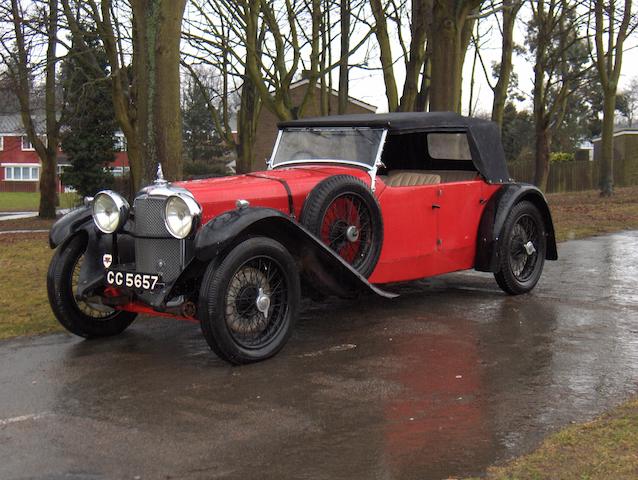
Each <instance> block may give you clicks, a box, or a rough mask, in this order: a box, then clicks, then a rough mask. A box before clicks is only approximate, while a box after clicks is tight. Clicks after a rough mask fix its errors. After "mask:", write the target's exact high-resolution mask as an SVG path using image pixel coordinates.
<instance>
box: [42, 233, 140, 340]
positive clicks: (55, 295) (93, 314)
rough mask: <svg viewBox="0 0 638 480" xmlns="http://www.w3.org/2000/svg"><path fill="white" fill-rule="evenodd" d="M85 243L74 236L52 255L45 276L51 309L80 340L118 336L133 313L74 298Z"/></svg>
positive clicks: (78, 236)
mask: <svg viewBox="0 0 638 480" xmlns="http://www.w3.org/2000/svg"><path fill="white" fill-rule="evenodd" d="M86 242H87V239H86V237H84V236H83V235H77V236H76V237H74V238H73V239H72V240H71V241H70V242H69V243H68V244H66V246H63V247H59V248H58V249H57V250H56V252H55V254H54V255H53V258H52V259H51V264H50V265H49V271H48V273H47V292H48V295H49V303H50V304H51V309H52V310H53V313H54V314H55V316H56V318H57V319H58V321H59V322H60V323H61V324H62V326H63V327H64V328H66V329H67V330H68V331H69V332H71V333H74V334H75V335H78V336H80V337H84V338H96V337H110V336H112V335H118V334H119V333H122V332H123V331H124V330H125V329H126V328H127V327H128V326H129V325H130V324H131V323H132V322H133V320H135V317H136V316H137V314H136V313H132V312H123V311H117V310H112V309H109V308H106V307H101V306H97V305H94V306H92V305H90V304H88V303H86V302H84V301H81V300H78V299H76V298H75V290H76V288H77V285H78V278H79V275H80V268H81V265H82V262H83V261H84V252H85V250H86Z"/></svg>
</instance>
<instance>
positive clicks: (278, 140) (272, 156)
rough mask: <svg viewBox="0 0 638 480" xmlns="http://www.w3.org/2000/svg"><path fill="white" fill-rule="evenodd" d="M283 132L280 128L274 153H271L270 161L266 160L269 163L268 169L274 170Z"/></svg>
mask: <svg viewBox="0 0 638 480" xmlns="http://www.w3.org/2000/svg"><path fill="white" fill-rule="evenodd" d="M283 132H284V131H283V129H280V130H279V132H278V133H277V140H275V146H274V147H273V149H272V154H271V155H270V158H269V159H268V162H266V163H267V164H268V168H267V170H272V169H273V168H274V167H273V166H272V164H273V161H274V160H275V155H276V154H277V150H278V149H279V142H280V141H281V135H282V133H283Z"/></svg>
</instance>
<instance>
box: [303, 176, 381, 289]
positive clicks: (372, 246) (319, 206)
mask: <svg viewBox="0 0 638 480" xmlns="http://www.w3.org/2000/svg"><path fill="white" fill-rule="evenodd" d="M301 223H302V224H303V225H304V226H305V227H306V228H307V229H308V230H310V231H311V232H312V233H314V234H315V235H316V236H317V237H319V238H320V239H321V241H322V242H323V243H325V244H326V245H328V247H330V248H331V249H332V250H333V251H335V252H336V253H337V254H338V255H339V256H341V258H343V259H344V260H345V261H346V262H348V263H349V264H350V265H352V266H353V267H354V268H355V269H357V270H358V271H359V273H361V275H363V276H364V277H366V278H367V277H369V276H370V275H371V274H372V272H373V271H374V267H375V266H376V265H377V261H378V260H379V255H380V254H381V246H382V245H383V219H382V217H381V208H380V207H379V203H378V202H377V199H376V198H375V197H374V195H373V194H372V193H371V192H370V189H369V188H368V186H367V185H366V184H365V183H363V182H362V181H361V180H359V179H358V178H355V177H352V176H350V175H335V176H333V177H329V178H326V179H325V180H323V181H321V182H320V183H319V184H318V185H317V186H316V187H315V188H314V189H313V190H312V191H311V192H310V194H309V195H308V198H307V199H306V201H305V203H304V206H303V211H302V212H301Z"/></svg>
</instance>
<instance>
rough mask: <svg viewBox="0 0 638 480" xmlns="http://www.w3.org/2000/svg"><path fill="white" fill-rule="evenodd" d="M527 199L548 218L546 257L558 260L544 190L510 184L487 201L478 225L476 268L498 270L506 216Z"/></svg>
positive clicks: (521, 184) (546, 223)
mask: <svg viewBox="0 0 638 480" xmlns="http://www.w3.org/2000/svg"><path fill="white" fill-rule="evenodd" d="M523 200H526V201H529V202H531V203H533V204H534V205H535V206H536V208H538V210H539V211H540V213H541V215H542V216H543V219H544V220H545V236H546V238H547V252H546V254H545V258H546V259H547V260H556V259H558V252H557V248H556V235H555V233H554V223H553V221H552V214H551V212H550V211H549V206H548V205H547V200H545V196H544V195H543V192H541V191H540V190H539V189H538V188H537V187H535V186H534V185H529V184H525V183H510V184H506V185H503V186H502V187H501V188H500V189H499V190H498V191H497V192H496V193H495V194H494V195H492V197H491V198H490V200H489V201H488V202H487V205H486V206H485V210H484V211H483V216H482V217H481V222H480V224H479V230H478V236H477V240H476V242H477V244H476V257H475V260H474V268H475V269H476V270H479V271H482V272H496V271H497V270H498V263H499V259H498V251H499V248H498V246H499V242H500V241H501V237H502V233H503V227H504V225H505V220H506V219H507V215H508V214H509V212H510V211H511V210H512V207H513V206H514V205H516V204H517V203H519V202H521V201H523Z"/></svg>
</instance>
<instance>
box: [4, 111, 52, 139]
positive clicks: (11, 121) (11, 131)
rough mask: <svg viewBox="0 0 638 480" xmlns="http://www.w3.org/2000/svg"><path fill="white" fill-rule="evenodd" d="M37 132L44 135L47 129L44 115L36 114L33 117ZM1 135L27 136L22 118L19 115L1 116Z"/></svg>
mask: <svg viewBox="0 0 638 480" xmlns="http://www.w3.org/2000/svg"><path fill="white" fill-rule="evenodd" d="M33 121H34V123H35V130H36V133H38V134H43V133H44V132H45V131H46V128H45V116H44V114H38V113H36V114H35V115H34V116H33ZM0 134H2V135H26V132H25V129H24V125H23V124H22V116H21V115H20V114H19V113H10V114H0Z"/></svg>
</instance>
